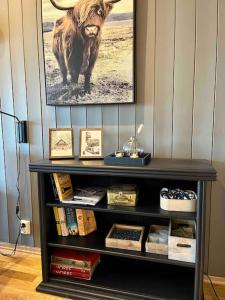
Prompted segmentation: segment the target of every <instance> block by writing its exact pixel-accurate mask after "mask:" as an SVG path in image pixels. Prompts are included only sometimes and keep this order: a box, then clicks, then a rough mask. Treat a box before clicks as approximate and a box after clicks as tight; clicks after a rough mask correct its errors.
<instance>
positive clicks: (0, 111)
mask: <svg viewBox="0 0 225 300" xmlns="http://www.w3.org/2000/svg"><path fill="white" fill-rule="evenodd" d="M0 113H1V114H3V115H6V116H10V117H12V118H14V119H16V120H17V121H18V122H19V123H20V120H19V119H18V118H17V117H16V116H14V115H11V114H8V113H6V112H4V111H2V110H0Z"/></svg>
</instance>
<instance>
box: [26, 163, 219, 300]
mask: <svg viewBox="0 0 225 300" xmlns="http://www.w3.org/2000/svg"><path fill="white" fill-rule="evenodd" d="M30 171H31V172H37V173H38V186H39V208H40V224H41V226H40V231H41V257H42V277H43V279H42V282H41V283H40V285H39V286H38V287H37V291H40V292H44V293H50V294H54V295H58V296H62V297H68V298H70V299H76V300H81V299H83V300H84V299H87V300H96V299H97V300H111V299H114V300H144V299H145V300H146V299H151V300H159V299H160V300H168V299H174V300H202V284H203V261H204V235H205V231H204V230H205V223H204V220H205V218H204V216H205V206H206V203H205V200H206V185H207V182H208V181H213V180H216V172H215V170H214V169H213V167H212V166H211V165H210V163H209V162H208V161H206V160H179V159H176V160H171V159H155V160H152V161H151V163H150V164H149V165H147V166H144V167H128V166H108V165H104V162H103V161H85V162H82V161H73V160H64V161H63V160H61V161H41V162H38V163H32V164H30ZM54 172H58V173H65V174H70V175H71V177H72V181H73V184H80V183H81V184H82V183H85V182H88V183H90V184H91V185H96V184H99V185H101V184H102V185H103V186H105V187H107V186H109V185H111V184H112V183H114V182H121V183H127V182H128V183H132V184H137V185H138V186H139V188H140V201H139V203H138V205H137V207H134V208H133V207H109V206H107V203H106V199H103V200H102V201H101V202H99V203H98V204H97V205H96V206H94V207H90V206H82V205H74V204H63V203H61V202H59V201H58V202H57V201H55V200H54V195H53V192H52V186H51V184H50V175H51V174H52V173H54ZM165 186H168V187H172V188H173V187H176V188H177V187H181V188H186V189H193V190H195V191H196V192H197V195H198V202H197V211H196V213H184V212H166V211H164V210H161V209H160V205H159V197H158V195H159V191H160V189H161V188H162V187H165ZM54 206H56V207H72V208H82V209H90V210H93V211H94V212H95V216H96V221H97V228H98V230H97V231H96V232H95V233H92V234H90V235H88V236H85V237H81V236H68V237H61V236H58V235H57V232H56V226H55V219H54V214H53V207H54ZM174 218H179V219H185V220H194V221H195V222H196V263H187V262H181V261H174V260H169V259H168V258H167V257H166V256H163V255H157V254H155V255H153V254H150V253H145V252H144V244H145V240H146V237H147V233H148V229H149V226H150V225H151V224H159V225H166V224H168V223H169V221H170V219H174ZM114 223H117V224H130V225H139V226H144V227H145V234H144V238H143V244H142V252H136V251H127V250H122V249H112V248H107V247H105V237H106V235H107V233H108V232H109V229H110V228H111V226H112V224H114ZM55 248H65V249H74V250H82V251H87V252H95V253H100V254H101V262H100V264H99V265H98V266H97V268H96V270H95V272H94V274H93V277H92V280H91V281H85V280H79V279H69V278H65V277H64V278H63V277H59V276H53V275H51V274H50V271H49V270H50V268H49V267H50V258H51V253H52V251H53V250H54V249H55Z"/></svg>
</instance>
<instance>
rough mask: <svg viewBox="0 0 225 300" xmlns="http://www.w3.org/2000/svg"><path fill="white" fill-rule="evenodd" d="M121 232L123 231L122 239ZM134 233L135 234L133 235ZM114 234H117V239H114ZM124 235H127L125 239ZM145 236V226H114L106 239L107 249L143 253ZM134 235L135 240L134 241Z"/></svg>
mask: <svg viewBox="0 0 225 300" xmlns="http://www.w3.org/2000/svg"><path fill="white" fill-rule="evenodd" d="M119 231H121V238H119V237H118V232H119ZM132 232H133V233H135V234H132ZM114 233H116V237H114V236H115V234H114ZM124 233H125V234H126V235H127V236H126V237H125V238H124V236H123V234H124ZM143 234H144V227H143V226H129V225H121V224H113V226H112V228H111V229H110V231H109V233H108V235H107V237H106V239H105V244H106V247H110V248H118V249H125V250H135V251H141V246H142V239H143ZM132 235H133V236H134V237H135V239H132Z"/></svg>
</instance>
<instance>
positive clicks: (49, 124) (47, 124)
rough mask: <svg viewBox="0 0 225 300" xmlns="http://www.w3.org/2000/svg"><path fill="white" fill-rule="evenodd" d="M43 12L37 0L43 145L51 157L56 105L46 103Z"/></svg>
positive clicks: (46, 156)
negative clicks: (50, 144)
mask: <svg viewBox="0 0 225 300" xmlns="http://www.w3.org/2000/svg"><path fill="white" fill-rule="evenodd" d="M41 14H42V13H41V0H37V30H38V45H39V72H40V75H39V76H40V91H41V102H42V126H43V145H44V158H48V157H49V128H55V127H56V107H55V106H48V105H46V90H45V70H44V55H43V39H42V17H41Z"/></svg>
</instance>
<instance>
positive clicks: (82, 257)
mask: <svg viewBox="0 0 225 300" xmlns="http://www.w3.org/2000/svg"><path fill="white" fill-rule="evenodd" d="M99 260H100V255H99V254H97V253H90V252H81V251H74V250H70V249H55V250H54V252H53V254H52V255H51V262H52V263H57V264H61V265H67V266H73V267H75V268H89V269H91V268H92V267H93V266H94V265H95V264H96V262H97V261H99Z"/></svg>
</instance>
